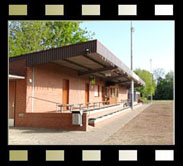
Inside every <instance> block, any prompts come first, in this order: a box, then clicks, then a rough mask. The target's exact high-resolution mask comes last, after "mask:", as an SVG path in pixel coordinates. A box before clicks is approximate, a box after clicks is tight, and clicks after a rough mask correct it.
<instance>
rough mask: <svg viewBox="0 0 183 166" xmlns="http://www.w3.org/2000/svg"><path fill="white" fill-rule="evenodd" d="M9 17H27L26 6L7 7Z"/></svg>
mask: <svg viewBox="0 0 183 166" xmlns="http://www.w3.org/2000/svg"><path fill="white" fill-rule="evenodd" d="M9 15H10V16H18V15H22V16H23V15H24V16H26V15H27V5H9Z"/></svg>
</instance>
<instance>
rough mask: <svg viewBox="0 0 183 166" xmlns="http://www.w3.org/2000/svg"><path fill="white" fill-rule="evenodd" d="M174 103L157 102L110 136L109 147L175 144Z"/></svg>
mask: <svg viewBox="0 0 183 166" xmlns="http://www.w3.org/2000/svg"><path fill="white" fill-rule="evenodd" d="M173 115H174V111H173V101H165V100H161V101H159V100H157V101H153V103H152V105H151V106H150V107H148V108H147V109H146V110H144V111H143V112H142V113H141V114H139V115H138V116H137V117H136V118H134V119H133V120H131V121H130V122H129V123H128V124H127V125H125V126H124V127H122V128H121V129H119V130H118V131H117V132H116V133H114V134H113V135H112V136H110V137H109V138H108V139H107V140H105V142H104V143H103V144H107V145H172V144H174V131H173V128H174V121H173Z"/></svg>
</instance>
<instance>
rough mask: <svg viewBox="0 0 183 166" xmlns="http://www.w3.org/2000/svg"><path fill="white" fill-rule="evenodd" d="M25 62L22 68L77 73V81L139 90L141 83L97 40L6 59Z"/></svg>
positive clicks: (143, 83) (142, 83)
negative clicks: (52, 66) (51, 66)
mask: <svg viewBox="0 0 183 166" xmlns="http://www.w3.org/2000/svg"><path fill="white" fill-rule="evenodd" d="M24 58H25V59H26V65H27V66H32V65H36V64H43V63H56V64H59V65H62V66H65V67H68V68H71V69H73V70H76V71H78V75H79V76H80V77H82V76H86V75H94V76H97V77H99V78H100V79H101V80H106V81H112V82H114V83H116V84H122V85H126V86H130V82H131V80H134V85H135V86H143V85H145V82H144V81H143V80H141V79H140V78H139V77H138V76H137V75H136V74H135V73H134V72H133V71H131V70H130V69H129V68H128V66H126V65H125V64H124V63H123V62H122V61H121V60H120V59H119V58H117V57H116V56H115V55H114V54H113V53H112V52H111V51H110V50H108V49H107V48H106V47H105V46H104V45H103V44H101V43H100V42H99V41H97V40H92V41H88V42H83V43H78V44H73V45H68V46H63V47H59V48H53V49H49V50H44V51H39V52H35V53H30V54H27V55H21V56H18V57H14V58H10V62H11V61H14V60H18V59H24Z"/></svg>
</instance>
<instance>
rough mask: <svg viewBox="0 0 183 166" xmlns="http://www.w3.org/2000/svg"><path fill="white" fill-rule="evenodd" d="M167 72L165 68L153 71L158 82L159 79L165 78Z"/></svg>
mask: <svg viewBox="0 0 183 166" xmlns="http://www.w3.org/2000/svg"><path fill="white" fill-rule="evenodd" d="M164 76H165V70H164V69H163V68H157V69H155V70H153V78H154V79H155V80H156V82H157V81H158V79H159V78H164Z"/></svg>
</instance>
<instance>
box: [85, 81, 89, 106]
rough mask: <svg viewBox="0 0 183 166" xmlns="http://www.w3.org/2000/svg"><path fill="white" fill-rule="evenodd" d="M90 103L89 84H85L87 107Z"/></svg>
mask: <svg viewBox="0 0 183 166" xmlns="http://www.w3.org/2000/svg"><path fill="white" fill-rule="evenodd" d="M87 103H89V84H85V105H86V104H87Z"/></svg>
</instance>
